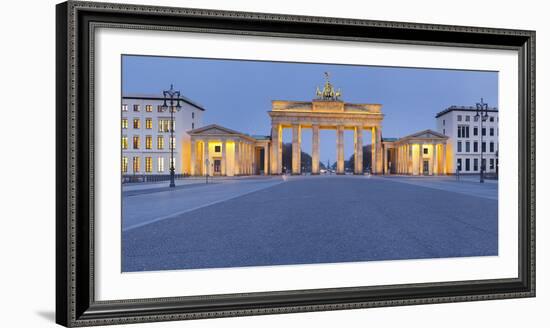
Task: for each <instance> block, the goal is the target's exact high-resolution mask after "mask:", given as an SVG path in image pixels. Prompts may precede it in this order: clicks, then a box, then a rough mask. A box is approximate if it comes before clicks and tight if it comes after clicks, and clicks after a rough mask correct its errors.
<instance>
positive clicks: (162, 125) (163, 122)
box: [159, 119, 176, 132]
mask: <svg viewBox="0 0 550 328" xmlns="http://www.w3.org/2000/svg"><path fill="white" fill-rule="evenodd" d="M173 126H174V129H175V127H176V120H174V122H173ZM159 132H170V120H169V119H160V120H159Z"/></svg>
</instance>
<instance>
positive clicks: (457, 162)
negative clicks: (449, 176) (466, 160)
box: [456, 158, 462, 171]
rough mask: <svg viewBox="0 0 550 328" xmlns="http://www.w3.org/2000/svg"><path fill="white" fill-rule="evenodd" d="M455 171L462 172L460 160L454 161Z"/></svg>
mask: <svg viewBox="0 0 550 328" xmlns="http://www.w3.org/2000/svg"><path fill="white" fill-rule="evenodd" d="M456 169H457V171H462V158H459V159H457V160H456Z"/></svg>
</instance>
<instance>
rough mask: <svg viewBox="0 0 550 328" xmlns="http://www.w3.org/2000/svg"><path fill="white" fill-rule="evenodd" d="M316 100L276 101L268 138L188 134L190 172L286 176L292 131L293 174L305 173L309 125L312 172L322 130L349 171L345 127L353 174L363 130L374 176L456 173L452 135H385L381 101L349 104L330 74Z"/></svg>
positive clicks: (215, 129) (221, 131)
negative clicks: (286, 140) (286, 143)
mask: <svg viewBox="0 0 550 328" xmlns="http://www.w3.org/2000/svg"><path fill="white" fill-rule="evenodd" d="M316 96H317V97H316V99H314V100H312V101H286V100H273V101H272V107H271V110H270V111H268V115H269V117H270V119H271V135H270V136H251V135H248V134H246V133H243V132H239V131H235V130H232V129H229V128H226V127H223V126H220V125H215V124H214V125H208V126H205V127H201V128H198V129H193V130H190V131H188V132H187V133H188V134H189V135H190V137H191V158H190V172H191V175H197V176H200V175H224V176H235V175H257V174H262V175H278V174H282V173H284V172H283V167H282V158H283V155H282V148H283V147H282V143H283V140H282V136H283V130H284V129H291V130H292V168H291V173H292V174H301V173H302V172H301V168H302V165H301V151H302V145H301V143H302V131H303V130H304V129H311V131H312V133H311V135H312V140H311V141H312V143H311V144H312V149H311V157H312V168H311V174H313V175H316V174H319V172H320V170H319V147H320V144H319V142H320V138H319V131H320V130H322V129H331V130H335V131H336V145H335V146H336V150H337V165H336V173H337V174H344V173H345V158H344V131H345V130H351V131H353V133H354V155H355V156H354V158H355V162H354V163H353V164H354V165H353V167H354V170H353V171H354V173H355V174H363V173H364V172H365V166H364V163H363V133H364V131H368V132H370V134H371V163H373V165H372V167H371V168H369V171H370V172H371V173H373V174H408V175H443V174H449V173H452V172H453V171H452V170H453V167H454V166H453V163H454V160H453V154H452V152H449V151H447V148H448V146H447V144H448V143H449V137H448V136H446V135H444V134H441V133H438V132H435V131H432V130H424V131H421V132H418V133H414V134H411V135H408V136H405V137H402V138H399V139H395V138H394V139H392V138H386V139H383V138H382V121H383V119H384V114H382V105H380V104H368V103H363V104H356V103H347V102H344V101H342V100H341V99H340V97H341V92H340V90H335V89H334V87H333V86H332V84H331V83H330V81H329V79H328V74H326V81H325V84H324V87H323V89H322V90H319V88H318V89H317V93H316Z"/></svg>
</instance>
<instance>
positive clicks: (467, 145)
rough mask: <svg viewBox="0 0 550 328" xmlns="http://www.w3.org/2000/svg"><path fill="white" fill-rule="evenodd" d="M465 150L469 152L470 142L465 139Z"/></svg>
mask: <svg viewBox="0 0 550 328" xmlns="http://www.w3.org/2000/svg"><path fill="white" fill-rule="evenodd" d="M466 152H467V153H469V152H470V142H469V141H466Z"/></svg>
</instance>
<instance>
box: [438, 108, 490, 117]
mask: <svg viewBox="0 0 550 328" xmlns="http://www.w3.org/2000/svg"><path fill="white" fill-rule="evenodd" d="M452 111H461V112H475V111H477V107H475V106H454V105H453V106H450V107H448V108H447V109H444V110H442V111H441V112H439V113H437V114H436V115H435V117H436V118H438V117H440V116H442V115H445V114H447V113H450V112H452ZM487 111H488V112H493V113H495V112H497V113H498V108H497V107H489V108H488V109H487Z"/></svg>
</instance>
